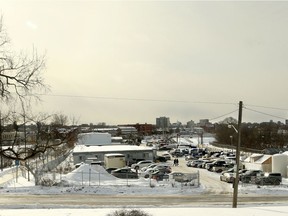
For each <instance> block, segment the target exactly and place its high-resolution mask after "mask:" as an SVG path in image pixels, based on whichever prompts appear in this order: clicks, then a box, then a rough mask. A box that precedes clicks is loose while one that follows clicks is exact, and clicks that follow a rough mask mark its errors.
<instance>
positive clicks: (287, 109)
mask: <svg viewBox="0 0 288 216" xmlns="http://www.w3.org/2000/svg"><path fill="white" fill-rule="evenodd" d="M245 105H247V106H251V107H259V108H265V109H274V110H284V111H288V108H279V107H269V106H261V105H252V104H245Z"/></svg>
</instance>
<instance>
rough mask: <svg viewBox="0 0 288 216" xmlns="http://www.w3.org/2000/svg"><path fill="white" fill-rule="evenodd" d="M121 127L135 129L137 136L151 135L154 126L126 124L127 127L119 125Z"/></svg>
mask: <svg viewBox="0 0 288 216" xmlns="http://www.w3.org/2000/svg"><path fill="white" fill-rule="evenodd" d="M119 126H122V127H134V128H136V130H137V132H138V134H139V135H151V134H152V133H153V131H154V128H155V126H154V125H152V124H147V123H145V124H139V123H137V124H127V125H119Z"/></svg>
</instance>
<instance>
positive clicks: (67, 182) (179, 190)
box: [0, 141, 288, 216]
mask: <svg viewBox="0 0 288 216" xmlns="http://www.w3.org/2000/svg"><path fill="white" fill-rule="evenodd" d="M194 142H196V141H194ZM87 173H91V174H90V175H91V176H98V179H101V181H97V180H92V181H89V182H87V181H85V179H87V175H88V174H87ZM85 175H86V176H85ZM54 177H55V176H54ZM58 177H59V176H56V179H57V178H58ZM51 178H52V177H51ZM128 185H129V186H128ZM95 190H97V193H96V194H99V195H101V194H102V195H111V196H115V195H116V194H117V195H118V194H127V195H129V194H130V195H131V194H133V195H137V194H139V195H140V194H143V195H151V196H153V195H157V194H158V195H160V194H161V195H165V194H167V195H189V194H194V195H195V194H201V193H205V186H203V185H200V186H199V187H195V186H186V187H185V188H183V187H182V186H180V185H178V186H177V185H176V187H172V185H171V182H169V181H160V182H156V181H154V180H149V179H144V178H141V179H139V180H129V181H127V180H121V179H117V178H115V177H113V176H111V175H110V174H108V173H107V172H106V171H105V170H104V169H103V168H102V167H100V166H93V169H92V168H91V167H90V166H89V165H82V166H80V167H79V168H77V169H76V170H74V171H73V172H71V173H69V174H67V175H61V184H60V185H59V186H54V187H42V186H35V185H34V181H33V178H31V180H30V181H27V179H26V178H23V177H18V178H17V181H16V179H14V180H13V181H11V182H10V183H9V184H7V185H6V186H4V187H3V188H1V189H0V196H1V194H9V195H15V196H20V195H21V194H39V195H40V194H55V195H56V194H63V193H66V194H72V193H78V194H95ZM239 193H240V194H259V195H263V196H264V195H288V180H287V179H283V183H282V184H281V185H280V186H277V187H274V186H261V187H257V186H256V185H241V184H240V185H239ZM207 196H209V195H207ZM123 207H124V206H123ZM19 208H20V207H19V206H11V205H9V208H8V209H7V208H6V209H0V215H1V216H12V215H13V216H14V215H21V216H26V215H27V216H28V215H29V216H31V215H32V216H34V215H41V216H48V215H49V216H50V215H53V216H60V215H61V216H62V215H65V216H68V215H69V216H74V215H75V216H76V215H79V214H85V215H86V216H90V215H93V216H95V215H97V216H106V215H107V214H108V213H111V212H113V211H115V210H117V209H118V208H116V207H115V208H106V207H104V206H103V208H101V207H100V208H93V209H90V208H81V209H77V208H76V209H75V208H72V209H67V208H63V209H59V207H57V209H53V208H52V209H41V207H38V208H39V209H23V207H21V209H19ZM141 210H143V211H145V212H147V213H150V214H151V216H159V215H165V216H172V215H173V216H175V215H177V216H182V215H183V216H184V215H185V216H186V215H191V214H193V215H194V214H196V215H197V214H199V215H201V214H205V215H212V214H213V215H214V216H218V215H219V216H220V215H221V216H228V215H229V216H230V215H233V216H240V215H241V216H243V215H247V216H248V215H249V216H250V215H251V216H252V215H253V216H260V215H261V216H271V215H273V216H282V215H283V216H284V215H288V200H287V205H277V206H276V205H272V206H271V205H270V206H268V205H267V204H265V205H264V204H263V205H259V206H255V205H254V206H249V205H241V206H239V207H238V208H237V209H233V208H230V207H227V206H224V207H223V206H219V207H218V208H215V207H213V208H211V207H206V208H202V207H198V208H185V207H167V206H165V205H163V207H161V208H159V207H157V208H146V207H145V208H144V207H143V208H142V209H141Z"/></svg>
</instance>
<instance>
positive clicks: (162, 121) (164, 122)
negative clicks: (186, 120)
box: [156, 117, 170, 130]
mask: <svg viewBox="0 0 288 216" xmlns="http://www.w3.org/2000/svg"><path fill="white" fill-rule="evenodd" d="M169 126H170V119H169V118H168V117H159V118H156V127H157V128H161V129H163V130H164V129H166V130H167V129H168V128H169Z"/></svg>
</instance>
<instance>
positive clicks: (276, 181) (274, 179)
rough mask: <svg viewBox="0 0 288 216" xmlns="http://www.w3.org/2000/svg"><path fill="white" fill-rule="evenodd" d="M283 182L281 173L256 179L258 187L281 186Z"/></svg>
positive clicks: (268, 174) (269, 174)
mask: <svg viewBox="0 0 288 216" xmlns="http://www.w3.org/2000/svg"><path fill="white" fill-rule="evenodd" d="M281 182H282V176H281V173H267V174H264V176H260V177H257V178H256V179H255V184H257V185H280V183H281Z"/></svg>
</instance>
